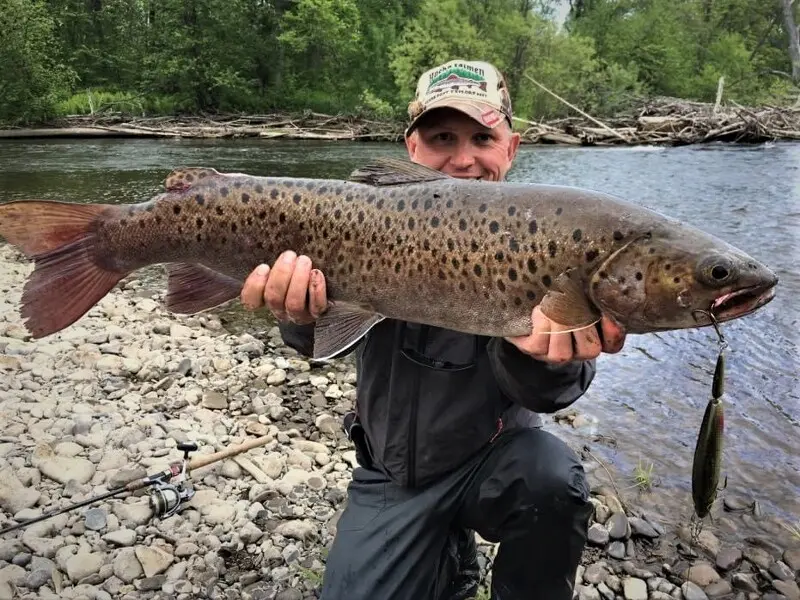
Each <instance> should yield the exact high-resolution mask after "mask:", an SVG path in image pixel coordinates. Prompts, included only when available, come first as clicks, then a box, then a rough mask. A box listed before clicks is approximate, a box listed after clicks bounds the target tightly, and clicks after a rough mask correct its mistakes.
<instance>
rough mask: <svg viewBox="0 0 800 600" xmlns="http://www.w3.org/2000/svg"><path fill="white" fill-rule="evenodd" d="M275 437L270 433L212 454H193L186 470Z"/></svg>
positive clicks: (250, 448) (249, 448) (245, 450)
mask: <svg viewBox="0 0 800 600" xmlns="http://www.w3.org/2000/svg"><path fill="white" fill-rule="evenodd" d="M274 439H275V438H274V437H273V436H272V435H262V436H261V437H258V438H255V439H252V440H247V441H246V442H244V443H242V444H239V445H238V446H229V447H228V448H225V450H220V451H219V452H214V454H203V455H201V456H195V457H194V458H193V459H192V460H190V461H189V464H188V465H187V467H186V468H187V470H189V471H194V470H195V469H199V468H200V467H205V466H206V465H210V464H211V463H213V462H217V461H218V460H222V459H223V458H228V457H230V456H234V455H236V454H241V453H242V452H247V451H248V450H252V449H253V448H257V447H258V446H263V445H264V444H268V443H270V442H271V441H272V440H274Z"/></svg>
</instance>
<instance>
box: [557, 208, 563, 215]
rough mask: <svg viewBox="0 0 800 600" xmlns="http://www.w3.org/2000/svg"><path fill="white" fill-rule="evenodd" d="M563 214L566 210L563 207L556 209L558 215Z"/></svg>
mask: <svg viewBox="0 0 800 600" xmlns="http://www.w3.org/2000/svg"><path fill="white" fill-rule="evenodd" d="M563 212H564V209H563V208H562V207H560V206H559V207H558V208H557V209H556V214H557V215H560V214H561V213H563Z"/></svg>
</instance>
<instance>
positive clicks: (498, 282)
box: [497, 279, 506, 292]
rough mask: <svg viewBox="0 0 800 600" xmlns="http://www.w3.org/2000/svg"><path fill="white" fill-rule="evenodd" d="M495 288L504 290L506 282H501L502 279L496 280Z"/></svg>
mask: <svg viewBox="0 0 800 600" xmlns="http://www.w3.org/2000/svg"><path fill="white" fill-rule="evenodd" d="M497 289H498V290H500V291H501V292H505V291H506V284H505V283H504V282H503V280H502V279H498V280H497Z"/></svg>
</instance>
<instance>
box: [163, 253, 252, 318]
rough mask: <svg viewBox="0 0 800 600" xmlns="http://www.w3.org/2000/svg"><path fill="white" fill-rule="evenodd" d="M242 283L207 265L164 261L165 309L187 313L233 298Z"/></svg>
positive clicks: (212, 306)
mask: <svg viewBox="0 0 800 600" xmlns="http://www.w3.org/2000/svg"><path fill="white" fill-rule="evenodd" d="M242 285H243V283H242V282H241V281H238V280H237V279H235V278H233V277H230V276H228V275H225V274H224V273H220V272H219V271H214V270H213V269H209V268H208V267H206V266H203V265H199V264H188V263H172V264H169V265H167V298H166V301H167V309H168V310H169V311H170V312H174V313H177V314H184V315H190V314H194V313H199V312H202V311H204V310H208V309H210V308H215V307H217V306H220V305H221V304H225V303H226V302H228V301H229V300H233V299H234V298H236V297H237V296H239V294H240V293H241V291H242Z"/></svg>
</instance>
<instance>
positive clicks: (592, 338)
mask: <svg viewBox="0 0 800 600" xmlns="http://www.w3.org/2000/svg"><path fill="white" fill-rule="evenodd" d="M532 318H533V330H532V331H531V334H530V335H523V336H519V337H509V338H506V339H507V340H508V341H509V342H511V343H512V344H514V345H515V346H516V347H517V348H519V350H520V351H521V352H524V353H525V354H530V355H531V356H533V357H534V358H536V359H538V360H541V361H545V362H549V363H556V364H560V363H565V362H569V361H573V360H590V359H593V358H597V357H598V356H599V355H600V353H601V352H607V353H609V354H614V353H616V352H619V351H620V350H622V346H623V345H624V344H625V330H624V329H623V328H622V327H621V326H620V325H618V324H617V323H615V322H614V321H612V320H611V319H610V318H608V317H606V316H603V318H602V319H601V321H600V331H602V339H601V337H600V334H599V332H598V328H597V326H592V327H587V328H585V329H581V330H579V331H573V332H571V333H558V332H563V331H566V330H567V329H569V327H564V326H563V325H560V324H558V323H556V322H554V321H551V320H550V319H548V318H547V317H545V316H544V315H543V314H542V311H541V310H540V309H539V307H538V306H537V307H536V308H534V309H533V317H532Z"/></svg>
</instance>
